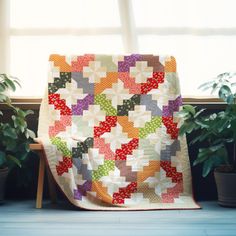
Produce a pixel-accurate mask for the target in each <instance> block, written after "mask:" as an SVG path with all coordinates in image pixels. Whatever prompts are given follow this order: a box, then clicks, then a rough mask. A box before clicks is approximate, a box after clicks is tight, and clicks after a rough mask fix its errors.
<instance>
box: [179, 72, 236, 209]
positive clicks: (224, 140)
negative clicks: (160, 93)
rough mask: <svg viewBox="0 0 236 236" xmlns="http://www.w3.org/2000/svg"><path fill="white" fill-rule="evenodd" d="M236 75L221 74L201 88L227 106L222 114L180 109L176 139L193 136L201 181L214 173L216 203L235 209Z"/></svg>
mask: <svg viewBox="0 0 236 236" xmlns="http://www.w3.org/2000/svg"><path fill="white" fill-rule="evenodd" d="M235 75H236V74H235V73H228V72H226V73H222V74H220V75H218V76H217V77H216V78H215V79H214V80H213V81H210V82H207V83H205V84H203V85H201V86H200V88H201V89H203V90H208V89H211V90H212V91H211V93H214V92H217V94H218V97H219V98H220V99H222V100H223V101H224V102H225V103H226V105H225V109H224V110H223V111H219V112H214V113H210V114H209V111H205V109H201V110H199V109H197V108H196V107H194V106H191V105H185V106H183V110H182V111H180V112H179V116H180V117H181V118H182V119H183V122H182V124H181V126H180V130H179V135H184V134H186V133H187V134H189V133H192V132H194V133H195V138H194V139H193V140H192V141H191V142H190V145H193V144H195V143H199V144H200V145H201V148H200V149H199V150H198V155H197V158H196V160H195V161H194V163H193V165H197V164H203V171H202V175H203V177H206V176H207V175H208V174H209V172H210V171H211V170H214V176H215V180H216V186H217V192H218V203H219V204H220V205H222V206H230V207H236V90H235V86H236V83H235V81H233V80H234V79H235Z"/></svg>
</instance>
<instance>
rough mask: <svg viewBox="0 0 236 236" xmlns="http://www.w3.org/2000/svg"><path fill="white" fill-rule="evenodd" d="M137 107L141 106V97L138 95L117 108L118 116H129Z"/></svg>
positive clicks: (124, 101)
mask: <svg viewBox="0 0 236 236" xmlns="http://www.w3.org/2000/svg"><path fill="white" fill-rule="evenodd" d="M135 105H140V95H138V94H136V95H134V96H132V97H131V98H130V99H125V100H123V105H118V106H117V116H128V115H129V111H131V110H132V111H133V110H134V107H135Z"/></svg>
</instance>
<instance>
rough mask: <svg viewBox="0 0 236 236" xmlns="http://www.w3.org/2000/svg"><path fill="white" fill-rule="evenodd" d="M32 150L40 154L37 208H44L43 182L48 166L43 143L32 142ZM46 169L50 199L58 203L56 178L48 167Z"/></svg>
mask: <svg viewBox="0 0 236 236" xmlns="http://www.w3.org/2000/svg"><path fill="white" fill-rule="evenodd" d="M30 150H31V151H35V152H37V153H38V155H39V174H38V187H37V197H36V208H42V200H43V184H44V175H45V168H46V162H45V158H44V155H43V147H42V145H41V144H37V143H33V144H30ZM46 171H47V177H48V187H49V195H50V199H51V202H52V203H56V201H57V197H56V188H55V184H54V179H53V177H52V174H51V172H50V170H49V169H48V168H46Z"/></svg>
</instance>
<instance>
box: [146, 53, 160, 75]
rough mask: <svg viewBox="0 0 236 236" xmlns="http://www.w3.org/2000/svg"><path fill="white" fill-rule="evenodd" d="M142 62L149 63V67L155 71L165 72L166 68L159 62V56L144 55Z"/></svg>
mask: <svg viewBox="0 0 236 236" xmlns="http://www.w3.org/2000/svg"><path fill="white" fill-rule="evenodd" d="M142 61H147V64H148V66H151V67H153V71H156V72H164V66H163V65H162V64H161V62H160V60H159V56H154V55H142Z"/></svg>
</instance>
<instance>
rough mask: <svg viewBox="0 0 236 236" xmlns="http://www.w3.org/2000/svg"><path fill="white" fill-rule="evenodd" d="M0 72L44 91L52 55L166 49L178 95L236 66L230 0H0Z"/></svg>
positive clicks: (30, 89) (26, 91) (34, 91)
mask: <svg viewBox="0 0 236 236" xmlns="http://www.w3.org/2000/svg"><path fill="white" fill-rule="evenodd" d="M0 4H1V5H0V11H1V12H0V29H1V30H0V69H1V70H0V71H6V70H9V71H10V73H11V74H12V75H14V76H17V77H19V78H20V79H21V81H22V87H23V88H22V89H21V90H18V91H17V93H16V95H18V96H21V97H27V96H28V97H32V96H36V97H40V96H42V93H43V90H44V86H45V82H46V79H47V60H48V55H49V54H51V53H60V54H64V53H68V54H71V53H72V54H79V53H103V54H104V53H105V54H122V53H153V54H165V55H166V54H172V55H174V56H175V57H176V59H177V63H178V72H179V76H180V82H181V87H182V93H183V95H184V96H188V97H192V96H202V95H204V94H203V93H201V92H200V91H199V90H198V89H197V87H198V86H199V85H200V84H201V83H202V82H204V81H206V80H209V79H211V78H213V77H214V76H216V75H217V74H218V73H222V72H224V71H235V67H236V66H235V59H234V57H235V54H236V44H235V42H236V19H235V18H236V17H235V16H234V9H235V6H236V1H235V0H164V1H163V0H86V1H84V0H40V1H39V0H0Z"/></svg>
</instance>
